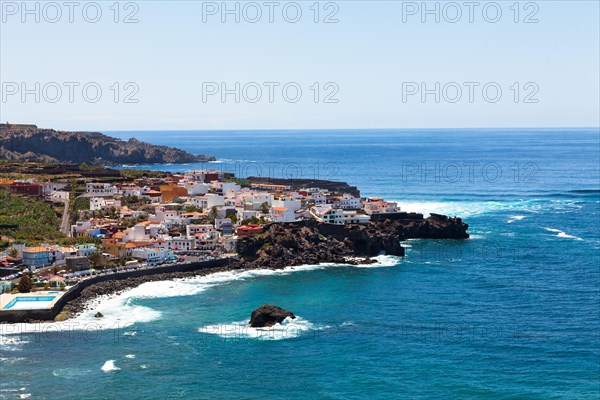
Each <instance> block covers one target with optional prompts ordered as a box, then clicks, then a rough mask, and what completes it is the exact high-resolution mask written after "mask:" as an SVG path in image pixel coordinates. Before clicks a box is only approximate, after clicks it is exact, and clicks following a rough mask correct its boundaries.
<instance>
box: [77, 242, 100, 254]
mask: <svg viewBox="0 0 600 400" xmlns="http://www.w3.org/2000/svg"><path fill="white" fill-rule="evenodd" d="M75 248H76V249H77V255H78V256H80V257H89V256H91V255H92V254H94V253H97V252H98V248H97V247H96V245H95V244H94V243H82V244H76V245H75Z"/></svg>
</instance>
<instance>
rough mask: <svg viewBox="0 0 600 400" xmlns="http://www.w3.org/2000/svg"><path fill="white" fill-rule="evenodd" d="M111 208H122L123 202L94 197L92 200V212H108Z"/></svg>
mask: <svg viewBox="0 0 600 400" xmlns="http://www.w3.org/2000/svg"><path fill="white" fill-rule="evenodd" d="M111 207H115V208H119V207H121V200H115V199H105V198H103V197H92V198H90V210H92V211H99V210H108V209H109V208H111Z"/></svg>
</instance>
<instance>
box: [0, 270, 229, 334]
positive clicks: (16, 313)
mask: <svg viewBox="0 0 600 400" xmlns="http://www.w3.org/2000/svg"><path fill="white" fill-rule="evenodd" d="M229 261H230V260H229V259H221V260H212V261H203V262H196V263H189V264H176V265H167V266H164V267H157V268H152V269H147V270H139V269H138V270H132V271H126V272H118V273H115V274H111V275H100V276H94V277H92V278H89V279H86V280H84V281H81V282H79V283H78V284H77V285H75V286H73V287H72V288H71V289H69V290H68V291H67V292H66V293H65V294H64V295H63V296H62V297H61V298H60V299H59V300H58V301H57V302H56V303H55V304H54V306H53V307H52V308H49V309H45V310H10V309H9V310H0V322H12V323H17V322H27V321H29V320H42V321H52V320H54V318H55V317H56V316H57V315H58V313H60V312H61V310H62V309H63V307H64V306H65V305H66V304H67V303H68V302H69V301H71V300H73V299H75V298H77V297H79V295H80V294H81V292H82V290H83V289H85V288H87V287H90V286H92V285H94V284H96V283H100V282H108V281H119V280H124V279H127V278H137V277H140V276H149V275H157V274H165V273H172V272H191V271H197V270H200V269H205V268H216V267H222V266H224V265H226V264H228V263H229Z"/></svg>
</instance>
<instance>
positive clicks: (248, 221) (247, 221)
mask: <svg viewBox="0 0 600 400" xmlns="http://www.w3.org/2000/svg"><path fill="white" fill-rule="evenodd" d="M266 222H267V221H266V220H265V218H264V217H260V218H256V217H251V218H246V219H245V220H243V221H242V225H248V224H255V225H259V224H264V223H266Z"/></svg>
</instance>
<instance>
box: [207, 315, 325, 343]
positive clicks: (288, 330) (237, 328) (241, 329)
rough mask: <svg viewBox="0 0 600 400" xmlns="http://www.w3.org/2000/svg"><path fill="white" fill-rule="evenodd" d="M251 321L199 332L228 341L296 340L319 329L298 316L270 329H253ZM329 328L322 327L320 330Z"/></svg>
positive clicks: (212, 326) (211, 326) (210, 326)
mask: <svg viewBox="0 0 600 400" xmlns="http://www.w3.org/2000/svg"><path fill="white" fill-rule="evenodd" d="M249 322H250V320H245V321H241V322H233V323H231V324H217V325H208V326H204V327H201V328H198V332H200V333H205V334H209V335H218V336H220V337H223V338H228V339H257V340H282V339H292V338H296V337H298V336H300V335H302V333H304V332H307V331H310V330H314V329H319V328H318V327H316V326H315V325H313V324H312V323H310V322H309V321H307V320H304V319H302V318H300V317H299V316H296V318H294V319H292V318H290V317H288V318H286V319H285V320H283V322H282V323H281V324H275V325H273V326H271V327H269V328H252V327H251V326H250V325H249ZM324 328H325V329H326V328H328V327H321V328H320V329H324Z"/></svg>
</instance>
